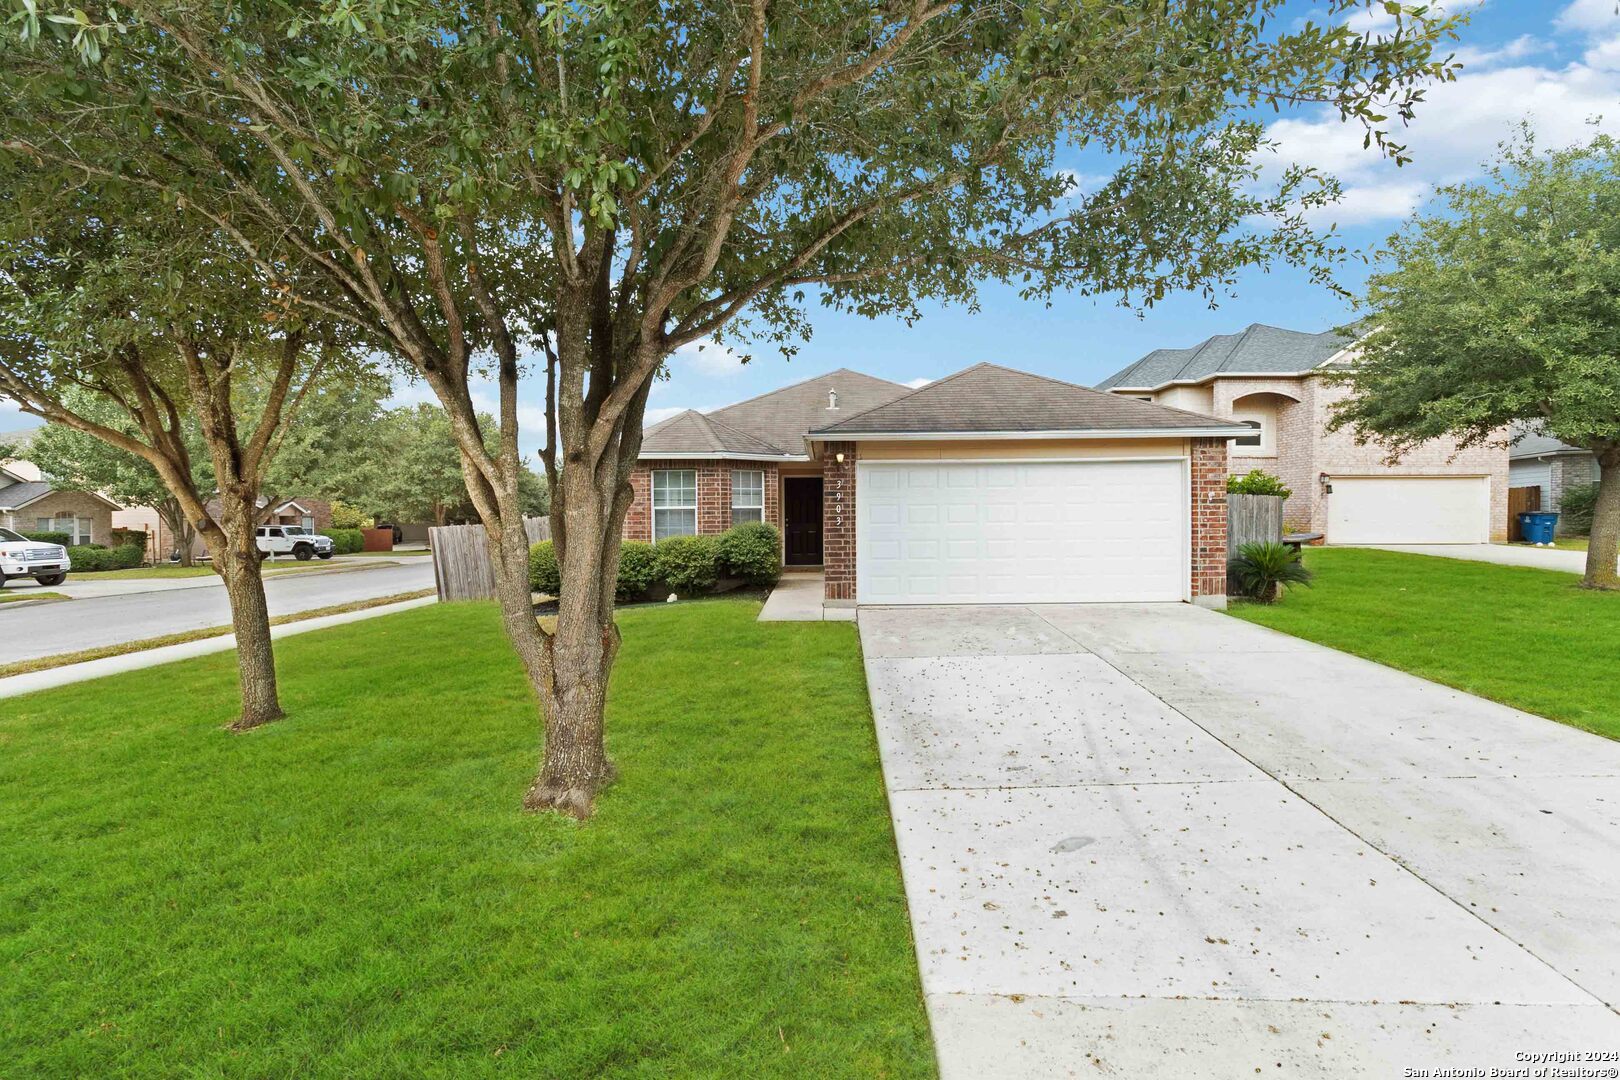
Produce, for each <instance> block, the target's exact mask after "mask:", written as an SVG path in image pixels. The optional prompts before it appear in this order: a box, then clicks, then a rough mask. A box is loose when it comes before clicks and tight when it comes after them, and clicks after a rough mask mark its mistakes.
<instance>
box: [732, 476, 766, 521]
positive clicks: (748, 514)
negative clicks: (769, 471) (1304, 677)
mask: <svg viewBox="0 0 1620 1080" xmlns="http://www.w3.org/2000/svg"><path fill="white" fill-rule="evenodd" d="M764 520H765V474H764V473H763V472H760V471H759V470H758V469H738V470H737V471H736V472H734V473H732V474H731V523H732V524H733V525H741V524H742V523H743V522H745V521H764Z"/></svg>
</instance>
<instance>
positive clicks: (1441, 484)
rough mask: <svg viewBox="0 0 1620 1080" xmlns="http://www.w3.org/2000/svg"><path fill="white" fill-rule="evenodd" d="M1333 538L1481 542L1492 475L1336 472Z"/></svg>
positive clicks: (1486, 535) (1486, 536)
mask: <svg viewBox="0 0 1620 1080" xmlns="http://www.w3.org/2000/svg"><path fill="white" fill-rule="evenodd" d="M1327 503H1328V508H1327V509H1328V513H1327V542H1328V543H1330V544H1483V543H1487V542H1489V540H1490V531H1491V528H1490V503H1491V494H1490V481H1489V479H1488V478H1487V477H1483V476H1444V477H1421V476H1378V477H1371V476H1369V477H1335V478H1334V479H1333V490H1332V492H1331V493H1329V495H1328V496H1327Z"/></svg>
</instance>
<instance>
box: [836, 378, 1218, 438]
mask: <svg viewBox="0 0 1620 1080" xmlns="http://www.w3.org/2000/svg"><path fill="white" fill-rule="evenodd" d="M1216 429H1219V430H1220V431H1228V430H1231V431H1238V430H1246V429H1244V428H1241V427H1240V426H1239V425H1236V424H1234V423H1233V422H1232V421H1231V420H1222V419H1218V418H1216V417H1212V416H1203V415H1201V414H1199V413H1191V412H1187V411H1185V410H1183V409H1172V408H1169V407H1167V406H1164V405H1154V404H1152V403H1150V402H1146V401H1137V400H1135V399H1134V398H1126V397H1120V396H1118V395H1116V394H1107V393H1103V392H1102V391H1099V390H1089V389H1087V388H1086V387H1084V386H1077V385H1075V384H1074V383H1066V382H1062V381H1060V380H1058V379H1052V378H1048V377H1046V376H1044V375H1031V374H1030V373H1028V372H1025V371H1015V370H1013V369H1012V368H1005V367H1000V366H998V365H996V364H976V365H974V366H973V367H970V368H968V369H966V370H964V371H959V372H957V373H956V374H955V375H950V376H947V377H946V378H943V379H941V380H939V381H938V382H933V383H929V384H928V385H927V386H924V387H922V388H920V389H918V390H913V391H912V392H911V393H909V394H907V395H905V396H904V397H902V398H898V399H896V400H895V401H892V402H889V403H887V404H884V405H879V406H877V407H876V408H873V409H868V410H867V411H866V412H864V413H861V414H860V415H859V416H854V417H850V418H849V419H848V420H844V421H841V422H839V423H837V424H829V425H827V426H825V427H822V428H819V429H817V430H816V431H815V432H814V434H816V435H817V436H820V437H825V438H829V439H832V438H846V437H859V436H863V435H880V434H881V435H924V434H970V433H983V434H986V435H989V434H997V435H1001V434H1015V433H1020V432H1023V433H1030V434H1036V433H1050V432H1098V433H1107V432H1111V431H1112V432H1142V431H1147V432H1157V431H1163V432H1166V433H1167V434H1169V433H1173V432H1185V431H1188V430H1211V431H1213V430H1216Z"/></svg>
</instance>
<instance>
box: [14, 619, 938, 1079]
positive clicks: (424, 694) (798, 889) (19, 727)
mask: <svg viewBox="0 0 1620 1080" xmlns="http://www.w3.org/2000/svg"><path fill="white" fill-rule="evenodd" d="M757 612H758V605H757V604H756V603H751V602H739V601H730V600H717V601H706V602H697V603H685V604H678V605H670V606H668V607H653V608H644V609H637V610H634V611H629V612H625V613H624V614H623V615H622V616H621V624H622V626H623V628H624V634H625V646H624V651H623V654H622V656H621V658H620V661H619V666H618V670H617V672H616V674H615V676H614V680H613V685H612V692H611V695H610V701H609V709H608V712H609V721H608V733H609V734H608V738H609V744H610V750H611V752H612V754H613V756H614V759H615V761H616V762H617V764H618V766H619V768H620V771H621V777H622V778H621V780H620V781H619V783H618V784H616V785H615V786H614V787H612V788H611V789H609V790H608V791H607V792H606V793H605V794H604V795H603V796H602V798H601V801H600V803H599V812H598V814H597V816H596V818H595V819H594V820H592V821H591V822H589V823H588V824H585V825H578V824H575V823H573V822H571V821H568V820H565V819H562V818H559V817H555V816H551V815H544V816H535V815H526V814H523V813H521V812H520V811H519V810H518V805H519V800H520V798H521V796H522V793H523V790H524V788H525V786H526V785H527V783H528V781H529V779H530V778H531V776H532V774H533V769H534V766H535V761H536V755H537V751H538V745H537V744H538V736H537V730H536V717H535V710H534V706H533V702H532V699H531V698H530V697H529V693H528V690H527V687H526V686H525V684H524V682H523V680H522V678H521V676H520V674H519V670H518V665H517V662H516V660H515V658H514V657H513V655H512V653H511V650H510V649H509V648H508V647H507V646H506V644H505V642H504V639H503V638H502V636H501V631H500V627H499V619H498V615H497V612H496V610H495V608H494V607H493V606H492V605H484V604H451V605H433V606H431V607H426V608H421V609H418V610H415V611H410V612H405V613H402V614H399V615H394V616H388V617H384V618H381V619H377V620H373V621H370V622H367V623H365V624H363V625H360V626H355V627H343V628H338V629H333V630H328V631H320V632H317V633H313V634H307V635H303V636H300V637H297V638H293V639H289V640H287V641H285V642H283V643H281V644H279V645H278V646H277V654H278V657H279V659H280V669H281V673H282V683H281V684H282V690H283V696H284V701H285V704H286V705H287V707H288V712H289V714H290V716H289V718H288V719H286V720H283V721H281V722H279V723H276V724H273V725H270V726H269V727H267V728H264V729H262V730H260V731H258V732H255V733H252V734H249V735H239V736H232V735H227V734H225V733H224V732H222V731H221V730H220V728H221V725H223V724H225V723H226V722H228V721H229V720H230V719H231V717H232V709H233V706H234V704H235V696H236V689H235V675H234V659H233V658H232V657H231V656H229V655H228V654H221V655H218V656H211V657H204V658H198V659H197V660H193V661H187V662H184V663H182V664H174V665H170V666H166V667H163V668H157V669H151V670H148V671H141V672H134V673H130V674H128V675H123V676H119V677H117V678H116V679H105V680H101V681H97V682H89V683H82V684H77V685H75V686H71V687H64V688H62V689H59V690H53V691H48V692H46V693H43V694H37V695H32V696H29V697H24V698H17V699H14V700H12V701H8V702H6V703H5V717H6V718H5V719H4V720H0V747H3V749H0V790H4V791H6V792H8V794H9V795H10V796H11V798H9V799H8V807H7V811H6V813H4V814H3V815H0V973H3V974H0V1061H3V1062H4V1063H5V1065H4V1067H3V1068H0V1072H4V1073H5V1074H6V1075H8V1076H9V1075H16V1076H19V1077H21V1076H63V1075H68V1076H74V1075H76V1076H109V1075H142V1076H155V1075H169V1076H172V1075H186V1076H421V1077H452V1076H453V1077H478V1076H513V1077H547V1078H555V1077H599V1076H611V1077H688V1076H691V1077H718V1076H747V1077H756V1076H780V1077H818V1078H819V1077H839V1076H849V1077H883V1076H890V1077H910V1076H927V1075H931V1074H932V1072H933V1058H932V1050H931V1047H930V1043H929V1039H928V1032H927V1026H926V1021H925V1019H924V1015H923V1009H922V1003H921V997H920V991H919V987H918V980H917V973H916V961H915V957H914V954H913V952H912V946H911V941H910V936H909V933H910V932H909V927H908V923H907V918H906V908H905V903H904V899H903V894H902V891H901V885H900V876H899V870H898V866H897V860H896V857H895V850H894V840H893V836H892V834H891V831H890V827H889V820H888V813H887V809H886V805H885V800H884V793H883V784H882V778H881V775H880V772H879V768H878V761H877V751H876V746H875V740H874V736H873V730H872V724H871V718H870V714H869V712H868V706H867V698H866V690H865V686H864V682H863V677H862V672H861V659H860V652H859V646H858V643H857V639H856V636H855V631H854V627H853V626H850V625H848V624H837V623H803V624H772V625H764V626H762V625H760V624H759V623H757V622H755V621H754V617H755V615H756V613H757ZM182 687H183V688H184V689H183V692H182V691H178V689H177V688H182Z"/></svg>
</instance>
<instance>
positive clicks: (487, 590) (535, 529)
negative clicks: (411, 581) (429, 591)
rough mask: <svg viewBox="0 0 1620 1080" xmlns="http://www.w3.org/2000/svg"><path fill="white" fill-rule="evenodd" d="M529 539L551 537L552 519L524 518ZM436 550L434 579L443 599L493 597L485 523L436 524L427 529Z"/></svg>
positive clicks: (491, 567) (429, 545)
mask: <svg viewBox="0 0 1620 1080" xmlns="http://www.w3.org/2000/svg"><path fill="white" fill-rule="evenodd" d="M523 531H524V532H526V533H527V534H528V536H529V543H531V544H538V543H539V542H540V541H542V540H549V539H551V519H550V518H542V517H531V518H524V519H523ZM428 547H429V548H431V549H432V551H433V583H434V585H435V586H437V588H438V590H439V599H440V600H493V599H494V598H495V567H494V565H493V564H492V563H491V562H490V561H489V543H488V541H487V540H486V539H485V536H484V527H483V526H482V525H436V526H434V527H433V528H431V529H429V530H428Z"/></svg>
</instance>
